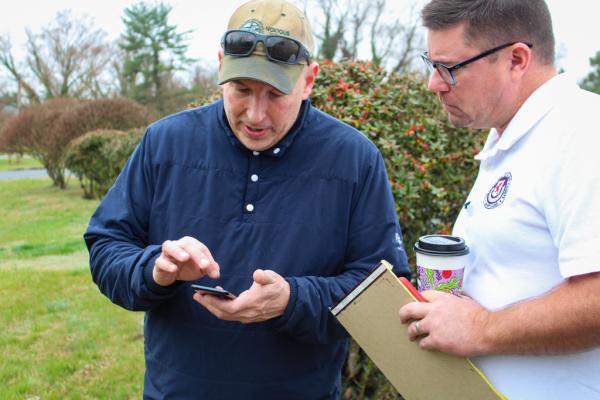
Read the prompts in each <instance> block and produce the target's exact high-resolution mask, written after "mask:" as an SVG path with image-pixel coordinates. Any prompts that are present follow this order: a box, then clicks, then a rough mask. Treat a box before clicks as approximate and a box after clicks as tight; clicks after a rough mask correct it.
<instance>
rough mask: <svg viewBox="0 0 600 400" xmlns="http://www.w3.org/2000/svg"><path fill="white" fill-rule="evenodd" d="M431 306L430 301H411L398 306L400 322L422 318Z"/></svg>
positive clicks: (404, 322)
mask: <svg viewBox="0 0 600 400" xmlns="http://www.w3.org/2000/svg"><path fill="white" fill-rule="evenodd" d="M430 307H431V304H430V303H424V302H418V301H413V302H410V303H408V304H405V305H404V306H402V307H400V311H399V312H398V314H399V315H400V322H402V323H403V324H406V323H408V322H410V321H413V320H417V319H423V318H425V316H426V315H427V313H428V312H429V308H430Z"/></svg>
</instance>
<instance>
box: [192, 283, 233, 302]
mask: <svg viewBox="0 0 600 400" xmlns="http://www.w3.org/2000/svg"><path fill="white" fill-rule="evenodd" d="M192 289H194V290H195V291H196V292H200V293H204V294H211V295H213V296H217V297H224V298H226V299H235V296H234V295H233V294H232V293H230V292H228V291H227V290H225V289H221V288H216V287H210V286H202V285H196V284H195V283H192Z"/></svg>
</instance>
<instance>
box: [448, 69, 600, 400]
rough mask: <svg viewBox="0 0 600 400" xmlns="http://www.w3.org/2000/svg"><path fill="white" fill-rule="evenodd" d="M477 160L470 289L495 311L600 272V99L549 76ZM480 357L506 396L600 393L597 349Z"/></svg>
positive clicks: (469, 223) (466, 216)
mask: <svg viewBox="0 0 600 400" xmlns="http://www.w3.org/2000/svg"><path fill="white" fill-rule="evenodd" d="M476 159H479V160H480V161H481V164H480V169H479V174H478V176H477V180H476V181H475V184H474V186H473V188H472V190H471V193H470V194H469V196H468V199H467V201H466V203H465V207H463V209H462V210H461V212H460V215H459V216H458V219H457V221H456V224H455V226H454V234H456V235H458V236H461V237H463V238H464V239H465V240H466V242H467V244H468V245H469V247H470V249H471V254H470V256H469V265H468V266H467V268H466V270H465V277H464V284H463V288H464V291H465V293H466V294H468V295H469V296H471V297H473V298H474V299H475V300H477V301H478V302H479V303H481V304H482V305H483V306H484V307H486V308H488V309H490V310H497V309H499V308H502V307H505V306H507V305H510V304H511V303H515V302H518V301H521V300H524V299H529V298H532V297H536V296H540V295H543V294H544V293H546V292H548V291H549V290H551V289H552V288H554V287H555V286H557V285H559V284H560V283H562V282H563V281H564V280H565V279H566V278H568V277H571V276H575V275H580V274H585V273H589V272H594V271H600V96H598V95H596V94H592V93H590V92H586V91H583V90H581V89H579V87H578V86H577V85H576V84H575V82H574V81H572V80H571V79H570V78H568V77H567V76H565V75H559V76H557V77H554V78H552V79H551V80H550V81H548V82H546V83H545V84H544V85H542V86H541V87H540V88H539V89H538V90H536V91H535V92H534V93H533V94H532V95H531V96H530V97H529V99H527V101H526V102H525V103H524V104H523V106H522V107H521V108H520V110H519V111H518V112H517V114H516V115H515V116H514V118H513V119H512V121H511V122H510V123H509V125H508V127H507V128H506V130H505V131H504V133H503V134H502V135H501V136H500V137H498V134H497V132H496V130H495V129H492V130H491V131H490V134H489V136H488V139H487V142H486V144H485V146H484V148H483V150H482V151H481V153H479V154H478V155H477V156H476ZM474 361H475V362H476V364H477V365H478V366H479V367H480V368H481V369H482V370H483V372H484V373H485V374H486V376H487V377H488V378H489V379H490V381H491V382H492V383H493V384H494V385H495V386H496V387H497V388H498V390H500V392H501V393H503V394H504V395H505V396H507V397H508V398H509V399H527V400H532V399H533V400H535V399H582V400H583V399H585V400H589V399H600V347H598V348H595V349H593V350H591V351H586V352H581V353H571V354H563V355H552V356H550V355H535V356H529V355H503V356H486V357H477V358H475V359H474Z"/></svg>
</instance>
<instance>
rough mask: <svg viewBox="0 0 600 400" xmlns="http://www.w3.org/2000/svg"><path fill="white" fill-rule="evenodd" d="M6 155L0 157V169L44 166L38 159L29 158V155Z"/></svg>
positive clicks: (9, 169)
mask: <svg viewBox="0 0 600 400" xmlns="http://www.w3.org/2000/svg"><path fill="white" fill-rule="evenodd" d="M0 155H2V154H0ZM7 157H8V158H4V157H0V171H12V170H17V169H36V168H44V167H43V166H42V164H41V163H40V162H39V161H38V160H36V159H34V158H31V157H30V156H23V157H16V156H14V155H9V156H7Z"/></svg>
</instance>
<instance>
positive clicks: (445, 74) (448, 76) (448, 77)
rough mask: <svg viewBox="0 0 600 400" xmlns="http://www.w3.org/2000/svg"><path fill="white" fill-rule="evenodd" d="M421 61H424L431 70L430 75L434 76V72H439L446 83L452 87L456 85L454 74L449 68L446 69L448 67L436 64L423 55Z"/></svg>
mask: <svg viewBox="0 0 600 400" xmlns="http://www.w3.org/2000/svg"><path fill="white" fill-rule="evenodd" d="M421 59H422V60H423V62H424V63H425V65H426V66H427V69H428V70H429V73H431V74H433V72H434V71H435V70H437V71H438V73H439V74H440V76H441V77H442V80H443V81H444V82H446V83H449V84H451V85H453V84H454V83H455V81H454V76H453V75H452V72H450V70H448V68H446V66H444V65H442V64H436V63H434V62H433V61H431V60H430V59H429V57H427V55H425V54H422V55H421Z"/></svg>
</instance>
